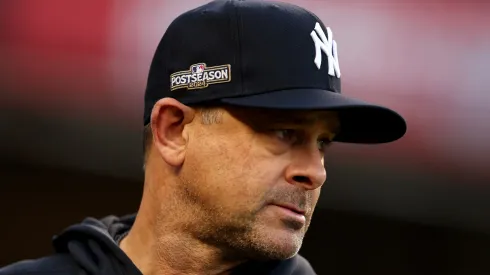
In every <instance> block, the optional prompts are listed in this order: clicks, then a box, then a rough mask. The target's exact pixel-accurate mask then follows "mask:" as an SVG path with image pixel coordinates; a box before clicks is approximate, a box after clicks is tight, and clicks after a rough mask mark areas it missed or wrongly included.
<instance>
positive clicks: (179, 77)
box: [170, 63, 231, 91]
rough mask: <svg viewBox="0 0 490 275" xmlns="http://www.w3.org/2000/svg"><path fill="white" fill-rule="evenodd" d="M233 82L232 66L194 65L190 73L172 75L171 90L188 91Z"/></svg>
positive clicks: (181, 72) (182, 72) (183, 72)
mask: <svg viewBox="0 0 490 275" xmlns="http://www.w3.org/2000/svg"><path fill="white" fill-rule="evenodd" d="M230 81H231V66H230V65H229V64H227V65H220V66H214V67H206V63H198V64H194V65H192V66H191V67H190V69H189V70H188V71H180V72H176V73H173V74H171V75H170V90H171V91H173V90H176V89H182V88H187V89H188V90H194V89H203V88H206V87H208V86H209V85H210V84H216V83H225V82H230Z"/></svg>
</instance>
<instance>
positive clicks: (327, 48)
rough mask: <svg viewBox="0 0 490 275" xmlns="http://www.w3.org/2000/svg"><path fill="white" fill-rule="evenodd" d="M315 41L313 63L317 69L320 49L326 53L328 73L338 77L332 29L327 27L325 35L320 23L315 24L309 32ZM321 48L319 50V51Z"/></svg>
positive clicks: (319, 66)
mask: <svg viewBox="0 0 490 275" xmlns="http://www.w3.org/2000/svg"><path fill="white" fill-rule="evenodd" d="M310 35H311V38H313V42H314V43H315V52H316V53H315V60H314V62H315V64H316V66H317V68H318V69H320V68H321V66H322V53H321V52H322V51H323V52H324V53H325V54H326V55H327V59H328V60H327V62H328V74H329V75H331V76H337V78H340V67H339V57H338V56H337V42H335V40H333V38H332V30H330V28H328V27H327V36H325V33H324V32H323V29H322V27H321V26H320V23H318V22H317V23H316V24H315V28H314V29H313V31H311V33H310ZM318 36H320V37H318ZM320 50H321V51H320Z"/></svg>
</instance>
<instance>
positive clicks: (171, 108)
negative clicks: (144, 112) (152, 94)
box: [150, 97, 195, 166]
mask: <svg viewBox="0 0 490 275" xmlns="http://www.w3.org/2000/svg"><path fill="white" fill-rule="evenodd" d="M194 115H195V111H194V110H193V109H192V108H190V107H188V106H186V105H184V104H182V103H180V102H178V101H177V100H175V99H173V98H168V97H167V98H162V99H160V100H159V101H158V102H157V103H156V104H155V105H154V106H153V110H152V112H151V122H150V123H151V131H152V134H153V143H154V146H155V149H157V151H158V152H159V153H160V155H161V157H162V158H163V160H165V162H167V163H168V164H169V165H172V166H180V165H182V163H183V162H184V158H185V152H186V150H185V149H186V146H187V141H188V138H187V136H185V135H184V126H185V125H186V124H188V123H190V122H191V121H192V120H193V119H194Z"/></svg>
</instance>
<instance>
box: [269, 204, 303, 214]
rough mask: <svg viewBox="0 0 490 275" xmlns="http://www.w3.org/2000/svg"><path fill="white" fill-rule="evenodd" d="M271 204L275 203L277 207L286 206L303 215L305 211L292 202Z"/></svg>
mask: <svg viewBox="0 0 490 275" xmlns="http://www.w3.org/2000/svg"><path fill="white" fill-rule="evenodd" d="M273 205H276V206H279V207H282V208H286V209H288V210H291V211H293V212H295V213H298V214H300V215H305V213H306V211H305V210H304V209H301V208H299V207H297V206H295V205H293V204H289V203H273Z"/></svg>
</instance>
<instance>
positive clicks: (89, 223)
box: [0, 215, 316, 275]
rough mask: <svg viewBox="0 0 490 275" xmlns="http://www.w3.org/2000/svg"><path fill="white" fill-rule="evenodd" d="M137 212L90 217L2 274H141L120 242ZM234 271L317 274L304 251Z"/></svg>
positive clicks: (244, 266)
mask: <svg viewBox="0 0 490 275" xmlns="http://www.w3.org/2000/svg"><path fill="white" fill-rule="evenodd" d="M134 218H135V216H134V215H130V216H126V217H121V218H118V217H115V216H109V217H106V218H104V219H101V220H96V219H94V218H87V219H85V220H84V221H83V222H82V223H80V224H76V225H72V226H70V227H68V228H67V229H65V230H64V231H63V232H62V233H61V234H60V235H58V236H55V237H54V239H53V246H54V249H55V253H54V254H53V255H50V256H47V257H44V258H39V259H34V260H24V261H20V262H17V263H14V264H11V265H9V266H6V267H4V268H0V275H14V274H19V275H20V274H29V275H41V274H43V275H44V274H46V275H48V274H50V275H65V274H66V275H71V274H74V275H75V274H77V275H89V274H90V275H95V274H97V275H98V274H100V275H102V274H104V275H116V274H126V275H141V272H140V271H139V270H138V269H137V268H136V266H135V265H134V264H133V262H132V261H131V260H130V259H129V258H128V257H127V256H126V254H125V253H124V252H123V251H122V250H121V249H120V248H119V246H118V243H119V241H120V240H121V239H122V237H124V236H125V234H126V233H127V232H128V231H129V229H130V228H131V226H132V224H133V222H134ZM233 274H236V275H239V274H247V275H249V274H253V275H260V274H264V275H265V274H269V275H307V274H308V275H309V274H316V273H315V272H314V271H313V269H312V267H311V266H310V264H309V263H308V261H307V260H305V259H304V258H303V257H301V256H300V255H297V256H295V257H293V258H291V259H288V260H285V261H270V262H265V263H258V262H249V263H247V264H244V265H242V266H239V267H238V268H236V269H235V270H234V272H233Z"/></svg>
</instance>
